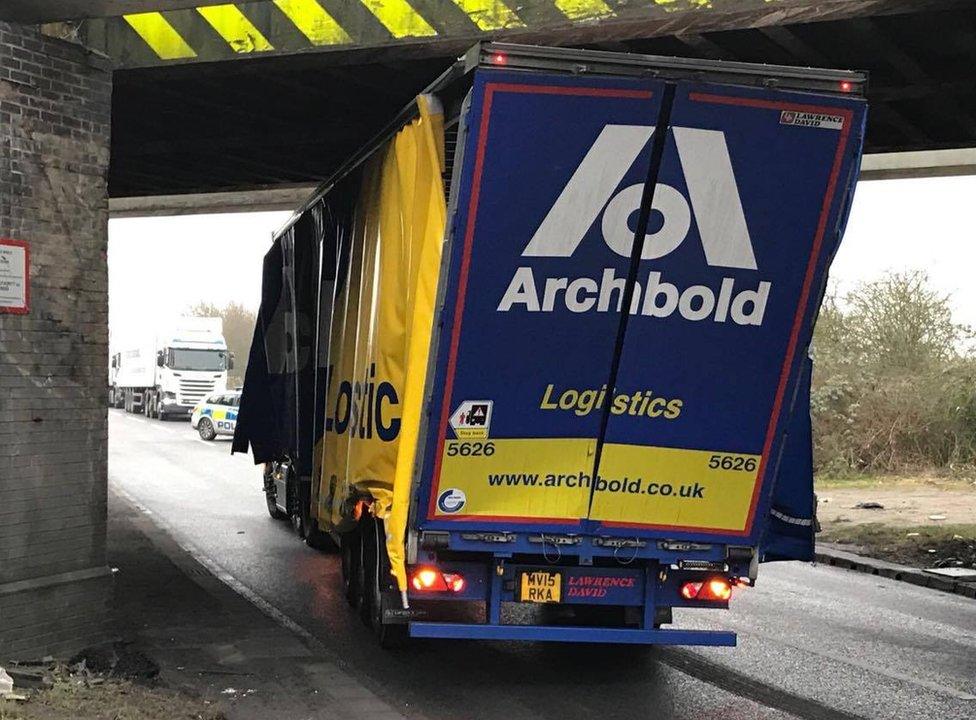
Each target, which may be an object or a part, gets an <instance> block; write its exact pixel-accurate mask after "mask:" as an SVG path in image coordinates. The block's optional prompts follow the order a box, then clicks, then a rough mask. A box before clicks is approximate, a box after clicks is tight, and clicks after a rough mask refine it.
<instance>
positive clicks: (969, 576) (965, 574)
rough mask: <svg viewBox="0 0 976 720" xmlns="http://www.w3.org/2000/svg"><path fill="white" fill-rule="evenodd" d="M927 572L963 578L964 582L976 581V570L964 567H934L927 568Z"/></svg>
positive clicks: (954, 578)
mask: <svg viewBox="0 0 976 720" xmlns="http://www.w3.org/2000/svg"><path fill="white" fill-rule="evenodd" d="M925 572H927V573H930V574H932V575H940V576H942V577H947V578H952V579H953V580H961V581H963V582H976V570H972V569H970V568H964V567H933V568H925Z"/></svg>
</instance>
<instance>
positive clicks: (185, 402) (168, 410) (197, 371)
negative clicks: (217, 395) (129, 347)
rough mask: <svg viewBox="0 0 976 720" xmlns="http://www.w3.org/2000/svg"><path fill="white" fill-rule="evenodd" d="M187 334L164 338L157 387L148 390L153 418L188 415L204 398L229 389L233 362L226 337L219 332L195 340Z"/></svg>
mask: <svg viewBox="0 0 976 720" xmlns="http://www.w3.org/2000/svg"><path fill="white" fill-rule="evenodd" d="M183 335H184V336H186V333H183ZM184 336H170V337H167V338H165V339H162V338H161V340H163V342H162V343H161V345H160V346H159V349H158V350H157V351H156V368H157V372H156V387H155V388H154V390H152V391H150V393H149V398H148V409H147V411H146V414H147V415H149V416H151V417H158V418H159V419H161V420H162V419H166V418H167V417H178V416H179V417H182V416H189V415H190V413H191V412H192V411H193V408H194V407H196V405H197V404H198V403H199V402H200V401H201V400H203V399H204V398H206V397H207V396H209V395H210V394H211V393H213V392H219V391H221V390H225V389H226V388H227V371H228V370H230V369H231V368H233V366H234V361H233V358H232V357H231V354H230V353H229V352H228V350H227V345H226V343H225V342H224V338H223V336H222V335H220V333H219V332H218V333H216V334H212V333H202V334H200V336H199V337H193V338H192V339H190V338H188V337H184Z"/></svg>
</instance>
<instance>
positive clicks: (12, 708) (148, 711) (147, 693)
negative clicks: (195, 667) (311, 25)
mask: <svg viewBox="0 0 976 720" xmlns="http://www.w3.org/2000/svg"><path fill="white" fill-rule="evenodd" d="M0 720H224V715H223V714H222V713H219V712H216V711H215V710H213V709H211V708H209V707H208V706H207V705H206V704H205V703H204V701H202V700H196V699H193V698H188V697H186V696H184V695H179V694H177V693H175V692H172V691H170V690H165V689H162V688H152V687H145V686H142V685H137V684H133V683H131V682H127V681H119V680H107V681H105V682H100V683H97V684H91V683H87V682H80V681H77V680H74V679H59V680H57V681H56V682H55V684H54V687H52V688H50V689H48V690H39V691H34V692H32V693H31V694H30V695H29V698H28V700H26V701H21V702H14V701H9V700H3V699H0Z"/></svg>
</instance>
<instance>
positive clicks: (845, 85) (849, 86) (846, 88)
mask: <svg viewBox="0 0 976 720" xmlns="http://www.w3.org/2000/svg"><path fill="white" fill-rule="evenodd" d="M853 89H854V83H852V82H851V81H850V80H841V81H840V91H841V92H850V91H851V90H853Z"/></svg>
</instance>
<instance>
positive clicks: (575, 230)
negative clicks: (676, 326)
mask: <svg viewBox="0 0 976 720" xmlns="http://www.w3.org/2000/svg"><path fill="white" fill-rule="evenodd" d="M654 131H655V129H654V127H652V126H648V125H606V126H605V127H604V128H603V130H601V132H600V134H599V136H598V137H597V138H596V140H595V141H594V143H593V145H592V146H591V147H590V148H589V150H588V151H587V152H586V155H585V156H584V157H583V160H582V161H581V162H580V164H579V166H578V167H577V168H576V170H575V171H574V172H573V175H572V177H570V179H569V181H568V182H567V183H566V185H565V187H563V189H562V191H561V192H560V194H559V197H557V198H556V201H555V202H554V203H553V205H552V207H551V208H550V209H549V211H548V213H547V214H546V216H545V217H544V218H543V219H542V222H541V223H540V224H539V226H538V229H537V230H536V231H535V234H533V236H532V238H531V239H530V240H529V241H528V243H527V244H526V246H525V248H524V250H523V251H522V257H523V258H571V257H572V256H573V254H574V253H575V252H576V249H577V248H578V247H579V246H580V243H582V242H583V239H584V237H585V236H586V233H587V232H588V231H589V229H590V228H591V227H592V226H593V224H594V223H595V222H596V221H597V219H598V218H599V217H600V214H601V213H602V214H603V218H602V220H601V223H600V230H601V232H602V235H603V240H604V242H605V243H606V245H607V247H609V248H610V250H612V251H613V252H614V253H616V254H617V255H619V256H621V257H624V258H629V257H630V255H631V252H632V251H633V247H634V232H633V230H631V229H630V227H629V225H628V219H629V218H630V217H631V215H633V213H634V212H636V211H637V210H639V209H640V203H641V197H642V195H643V192H644V183H643V182H641V183H636V184H633V185H628V186H626V187H623V188H621V187H620V185H621V183H622V182H623V179H624V177H625V176H626V174H627V171H628V170H630V168H631V167H632V166H633V164H634V162H635V161H636V160H637V158H638V156H639V155H640V154H641V152H642V151H643V150H644V148H646V147H647V144H648V142H649V141H650V139H651V137H652V136H653V134H654ZM671 131H672V133H673V135H674V140H675V144H676V146H677V150H678V159H679V161H680V163H681V170H682V172H683V174H684V178H685V184H686V185H687V188H688V198H685V196H684V195H683V194H682V193H681V192H680V191H679V190H678V189H677V188H675V187H673V186H671V185H667V184H666V183H663V182H658V183H657V185H656V186H655V188H654V201H653V204H652V209H653V210H656V211H658V212H659V213H660V214H661V215H662V217H663V218H664V223H663V225H662V226H661V227H660V228H659V229H658V230H657V231H655V232H653V233H649V234H648V235H647V236H646V237H645V240H644V245H643V248H642V252H641V259H642V260H655V259H658V258H662V257H665V256H666V255H669V254H670V253H672V252H674V251H675V250H676V249H677V248H678V246H680V245H681V243H683V242H684V241H685V239H686V238H687V237H688V234H689V231H690V230H691V221H692V219H694V220H695V224H696V225H697V228H698V236H699V238H700V240H701V245H702V250H703V252H704V255H705V262H706V263H707V264H708V265H709V266H711V267H721V268H731V269H734V270H740V271H755V270H757V265H756V256H755V252H754V250H753V245H752V239H751V237H750V235H749V228H748V226H747V224H746V218H745V213H744V211H743V209H742V200H741V198H740V196H739V188H738V186H737V184H736V180H735V174H734V172H733V170H732V160H731V158H730V156H729V148H728V144H727V142H726V138H725V133H723V132H721V131H720V130H702V129H699V128H688V127H672V128H671ZM561 267H563V270H564V272H563V273H562V275H563V276H562V277H547V278H541V279H539V280H538V281H537V278H536V275H535V272H536V267H533V266H522V267H519V268H517V269H516V270H515V273H514V274H513V276H512V279H511V281H510V282H509V285H508V287H507V289H506V290H505V293H504V294H503V296H502V298H501V300H500V302H499V303H498V307H497V310H498V311H499V312H508V311H511V310H519V309H521V310H524V311H526V312H553V311H554V310H555V309H556V307H557V305H561V306H562V308H564V309H566V310H568V311H569V312H573V313H585V312H590V311H595V312H619V311H620V309H621V305H622V303H623V293H624V287H625V285H626V272H625V271H623V270H622V268H618V267H607V268H603V270H602V273H601V274H600V276H599V277H577V278H571V277H566V276H565V275H566V273H565V268H564V266H561ZM618 269H620V270H621V272H622V275H618V274H617V271H618ZM771 287H772V285H771V283H769V282H767V281H760V282H758V284H757V285H753V286H752V288H749V289H742V288H741V287H740V288H738V289H737V288H736V278H734V277H725V278H722V280H721V283H720V286H719V287H718V289H717V290H716V289H713V288H711V287H709V286H707V285H692V286H690V287H688V288H684V289H680V288H678V287H677V286H676V285H674V284H673V283H669V282H665V281H664V280H663V278H662V274H661V272H658V271H655V272H649V273H647V274H646V276H644V277H643V278H641V280H639V281H638V282H637V283H636V284H635V287H634V295H633V301H632V304H631V307H630V313H631V314H632V315H638V314H639V315H643V316H648V317H658V318H664V317H668V316H670V315H672V314H674V313H675V312H677V313H678V314H679V315H680V316H681V317H683V318H684V319H686V320H692V321H698V320H705V319H711V320H713V321H714V322H719V323H724V322H726V321H728V320H731V321H732V322H734V323H736V324H738V325H761V324H762V321H763V316H764V315H765V310H766V301H767V299H768V297H769V292H770V289H771ZM753 288H754V289H753ZM540 290H541V292H540Z"/></svg>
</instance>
